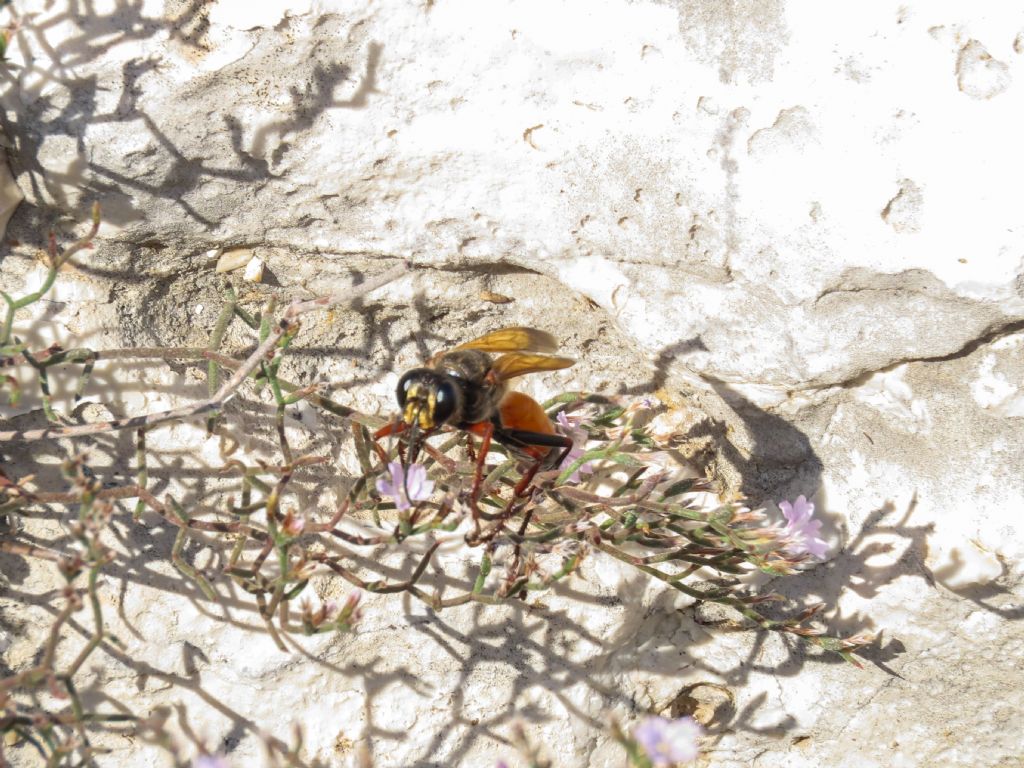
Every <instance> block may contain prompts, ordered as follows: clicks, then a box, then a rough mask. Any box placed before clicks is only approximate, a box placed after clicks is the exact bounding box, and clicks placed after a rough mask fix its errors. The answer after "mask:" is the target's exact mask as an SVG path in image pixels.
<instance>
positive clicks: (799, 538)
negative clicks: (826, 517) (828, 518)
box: [779, 496, 828, 558]
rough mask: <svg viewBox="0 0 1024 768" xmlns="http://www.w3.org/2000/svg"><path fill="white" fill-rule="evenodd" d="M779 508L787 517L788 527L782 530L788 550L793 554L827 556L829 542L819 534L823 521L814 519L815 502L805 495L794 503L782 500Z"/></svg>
mask: <svg viewBox="0 0 1024 768" xmlns="http://www.w3.org/2000/svg"><path fill="white" fill-rule="evenodd" d="M779 509H781V510H782V514H783V515H785V517H786V528H785V529H784V530H783V532H782V534H783V539H784V540H785V542H786V545H785V547H784V548H785V550H786V552H788V553H789V554H791V555H802V554H804V553H807V554H809V555H813V556H814V557H817V558H823V557H825V555H826V554H827V553H828V544H826V543H825V541H824V540H823V539H822V538H821V537H820V535H819V534H820V533H821V521H820V520H815V519H813V515H814V504H812V503H811V502H809V501H808V500H807V498H806V497H805V496H798V497H797V499H796V501H794V502H793V503H792V504H790V503H789V502H788V501H780V502H779Z"/></svg>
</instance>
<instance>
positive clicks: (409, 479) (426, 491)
mask: <svg viewBox="0 0 1024 768" xmlns="http://www.w3.org/2000/svg"><path fill="white" fill-rule="evenodd" d="M388 473H389V474H390V476H391V477H390V479H388V478H387V477H379V478H377V491H378V492H379V493H380V495H381V496H385V497H387V498H389V499H392V500H393V501H394V502H395V506H396V507H398V509H400V510H406V509H409V507H411V506H412V504H411V502H413V501H426V500H427V499H429V498H430V494H432V493H433V492H434V481H433V480H428V479H427V468H426V467H424V466H423V465H422V464H410V465H409V467H408V469H403V468H402V465H401V464H399V463H398V462H397V461H392V462H389V463H388Z"/></svg>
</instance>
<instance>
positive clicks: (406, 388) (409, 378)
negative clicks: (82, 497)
mask: <svg viewBox="0 0 1024 768" xmlns="http://www.w3.org/2000/svg"><path fill="white" fill-rule="evenodd" d="M395 395H396V397H397V398H398V407H399V408H401V409H402V421H403V422H405V424H406V425H407V426H408V427H409V463H412V462H415V461H416V456H417V455H418V454H419V449H420V441H421V440H422V437H423V436H425V435H426V434H428V433H430V432H431V431H433V430H435V429H437V428H438V427H440V426H441V425H443V424H446V423H448V421H450V420H453V417H454V416H455V415H456V414H457V413H459V411H460V407H461V403H462V390H461V389H460V388H459V386H458V384H457V383H456V382H455V381H454V380H453V379H452V377H451V376H448V375H447V374H443V373H439V372H438V371H433V370H431V369H429V368H414V369H413V370H411V371H409V372H407V373H406V374H405V375H403V376H402V378H401V379H399V380H398V388H397V389H396V391H395Z"/></svg>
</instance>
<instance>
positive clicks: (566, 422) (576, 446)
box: [555, 411, 594, 484]
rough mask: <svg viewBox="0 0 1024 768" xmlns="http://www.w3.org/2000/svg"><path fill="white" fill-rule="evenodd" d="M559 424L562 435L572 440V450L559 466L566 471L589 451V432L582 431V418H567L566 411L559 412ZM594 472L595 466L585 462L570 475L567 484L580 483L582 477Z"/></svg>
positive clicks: (557, 417)
mask: <svg viewBox="0 0 1024 768" xmlns="http://www.w3.org/2000/svg"><path fill="white" fill-rule="evenodd" d="M555 420H556V421H557V422H558V426H559V427H561V431H562V434H563V435H565V436H566V437H568V438H569V439H570V440H572V448H570V449H569V453H567V454H566V455H565V458H564V459H562V463H561V464H559V465H558V468H559V469H565V468H566V467H568V466H570V465H571V464H572V463H573V462H574V461H576V459H578V458H579V457H580V456H582V455H583V454H584V453H586V451H587V431H586V430H585V429H580V424H582V423H583V417H582V416H566V415H565V411H559V413H558V416H556V417H555ZM593 472H594V466H593V464H591V463H590V462H589V461H585V462H583V464H581V465H580V466H579V468H578V469H577V470H576V471H575V472H573V473H572V474H571V475H569V477H568V479H567V480H566V482H568V483H574V484H575V483H578V482H579V481H580V475H581V474H583V475H590V474H593Z"/></svg>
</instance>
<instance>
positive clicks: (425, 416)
mask: <svg viewBox="0 0 1024 768" xmlns="http://www.w3.org/2000/svg"><path fill="white" fill-rule="evenodd" d="M433 428H434V420H433V419H432V418H431V417H430V414H429V413H427V409H426V408H420V429H424V430H426V429H433Z"/></svg>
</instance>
